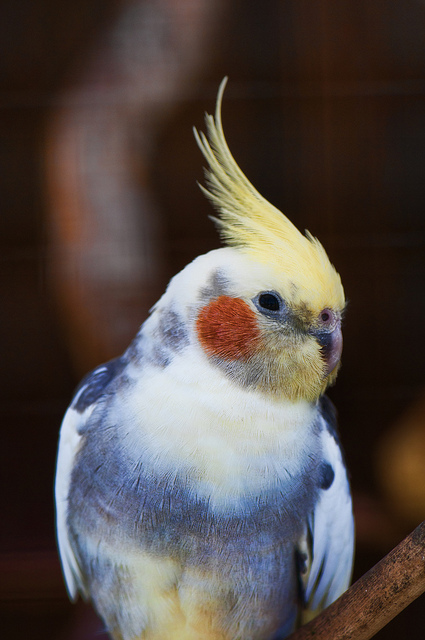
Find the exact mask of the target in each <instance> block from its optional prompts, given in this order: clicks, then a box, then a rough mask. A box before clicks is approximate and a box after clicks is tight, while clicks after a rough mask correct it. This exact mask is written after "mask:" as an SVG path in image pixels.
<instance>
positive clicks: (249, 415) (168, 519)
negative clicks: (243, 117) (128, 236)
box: [56, 115, 353, 640]
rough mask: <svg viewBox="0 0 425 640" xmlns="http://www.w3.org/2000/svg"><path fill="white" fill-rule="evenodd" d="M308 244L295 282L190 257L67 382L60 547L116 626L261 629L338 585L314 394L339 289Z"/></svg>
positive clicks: (325, 441)
mask: <svg viewBox="0 0 425 640" xmlns="http://www.w3.org/2000/svg"><path fill="white" fill-rule="evenodd" d="M216 119H217V115H216ZM216 122H217V120H216ZM200 143H201V145H202V144H205V139H204V143H203V142H202V141H200ZM208 148H209V147H208ZM204 153H206V156H207V155H208V152H207V151H205V147H204ZM209 162H210V159H209ZM233 162H234V161H233ZM221 164H223V161H222V159H221ZM210 165H211V162H210ZM213 171H214V169H213ZM212 191H214V189H212ZM213 197H217V195H215V196H213ZM269 206H270V207H271V205H269ZM280 215H282V214H280ZM282 217H283V216H282ZM285 220H286V219H285ZM288 222H289V221H288ZM289 224H291V223H289ZM295 231H296V230H295ZM296 233H298V232H297V231H296ZM299 235H300V234H299ZM300 237H301V238H302V239H303V241H304V240H305V241H306V242H307V243H314V242H317V241H314V240H312V239H308V238H304V237H303V236H301V235H300ZM296 241H298V242H300V240H299V238H298V237H297V236H296V237H295V240H294V242H295V243H296ZM248 244H249V242H248ZM317 245H318V243H317ZM302 246H304V245H302ZM318 246H319V247H320V245H318ZM308 248H309V247H308V246H307V249H308ZM307 249H306V251H307ZM278 250H279V251H280V248H279V249H278ZM302 251H304V249H301V252H302ZM317 251H318V257H317V256H315V255H314V256H313V263H312V264H313V270H314V269H317V268H318V267H317V264H319V263H320V264H319V266H320V265H322V263H323V268H322V267H320V268H322V271H320V269H319V271H320V273H319V275H318V276H317V275H316V276H314V273H313V275H312V276H311V279H310V280H309V276H308V274H307V275H305V274H303V275H302V277H301V280H300V278H297V269H299V265H298V267H297V265H294V268H293V270H292V271H291V268H290V267H288V268H287V269H286V270H282V267H281V266H279V265H277V266H276V265H271V264H269V263H268V261H267V260H266V259H264V257H263V258H262V257H261V256H260V255H258V256H257V255H254V254H250V253H249V251H247V252H246V251H244V250H242V251H241V250H240V248H238V247H237V246H230V247H227V248H223V249H218V250H216V251H212V252H210V253H208V254H206V255H204V256H200V257H199V258H197V259H196V260H194V261H193V262H192V263H191V264H190V265H188V266H187V267H186V268H185V269H184V270H183V271H182V272H181V273H180V274H178V275H177V276H175V278H173V280H172V281H171V282H170V285H169V286H168V288H167V291H166V292H165V294H164V296H163V297H162V298H161V299H160V300H159V302H158V303H157V304H156V305H155V307H154V309H153V311H152V313H151V315H150V317H149V318H148V320H147V321H146V322H145V323H144V325H142V327H141V330H140V332H139V334H138V335H137V336H136V338H135V340H134V341H133V343H132V344H131V345H130V347H129V349H128V350H127V351H126V353H125V354H124V355H123V356H122V357H121V358H118V359H116V360H113V361H111V362H109V363H107V364H106V365H103V366H101V367H99V368H98V369H96V370H95V371H94V372H93V373H92V374H90V375H89V376H88V377H87V378H86V379H85V380H83V382H82V383H81V385H80V387H79V389H78V390H77V393H76V396H75V398H74V400H73V403H72V404H71V406H70V408H69V410H68V412H67V414H66V416H65V419H64V423H63V427H62V432H61V441H60V446H59V454H58V472H57V480H56V501H57V520H58V540H59V548H60V553H61V558H62V564H63V568H64V573H65V578H66V581H67V586H68V590H69V592H70V594H71V596H72V597H75V596H76V594H77V591H80V592H81V593H82V594H83V595H84V596H86V597H89V598H91V600H92V601H93V603H94V605H95V607H96V609H97V611H98V612H99V614H100V615H101V616H102V618H103V619H104V621H105V623H106V625H107V627H108V629H109V631H110V633H111V635H112V637H113V638H114V639H115V640H118V639H120V640H121V639H122V640H136V639H137V640H139V639H140V640H142V639H143V640H242V639H243V640H277V639H278V638H283V637H285V636H286V635H288V634H289V633H290V632H291V631H292V630H293V629H294V628H295V626H297V625H298V624H299V623H300V621H301V619H302V618H303V612H306V611H309V610H310V611H312V612H315V611H317V610H320V609H321V608H322V607H323V606H325V605H327V604H329V603H330V602H331V601H332V600H334V599H335V598H336V597H337V596H338V595H339V593H341V592H342V591H343V590H344V589H345V588H346V587H347V586H348V582H349V579H350V574H351V562H352V547H353V523H352V512H351V500H350V493H349V487H348V482H347V476H346V471H345V467H344V463H343V459H342V455H341V450H340V446H339V442H338V437H337V435H336V425H335V418H334V414H333V411H332V407H331V405H330V403H329V401H328V400H327V399H326V397H325V396H323V392H324V390H325V388H326V386H327V385H328V383H329V382H330V381H332V380H333V378H334V376H335V375H336V369H337V365H338V363H339V356H340V353H341V344H340V314H341V311H342V306H343V294H342V293H341V292H342V288H341V287H340V283H339V278H338V277H337V275H336V272H334V271H332V270H333V267H331V265H330V263H329V265H328V263H327V262H326V260H327V257H326V254H324V252H323V254H322V253H321V251H323V250H321V251H320V250H319V249H318V250H317ZM323 256H324V257H323ZM308 259H309V254H308V252H307V253H306V257H303V258H302V261H301V266H302V267H303V266H304V263H303V261H304V262H306V261H307V262H308ZM325 259H326V260H325ZM314 261H316V262H314ZM272 262H273V258H272ZM301 270H303V269H301ZM329 274H330V275H329ZM326 278H330V281H329V282H327V280H326ZM322 280H323V286H322V289H321V290H319V289H320V287H319V286H318V285H317V284H316V282H319V281H320V282H321V281H322ZM305 282H307V283H309V282H311V283H312V284H311V286H310V293H311V295H310V298H309V296H308V295H307V294H306V292H305Z"/></svg>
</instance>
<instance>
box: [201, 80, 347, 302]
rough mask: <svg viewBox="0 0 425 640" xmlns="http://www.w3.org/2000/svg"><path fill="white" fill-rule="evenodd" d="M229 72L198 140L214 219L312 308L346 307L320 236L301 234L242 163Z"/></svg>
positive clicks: (228, 236)
mask: <svg viewBox="0 0 425 640" xmlns="http://www.w3.org/2000/svg"><path fill="white" fill-rule="evenodd" d="M226 83H227V78H224V80H223V81H222V83H221V85H220V89H219V92H218V97H217V106H216V111H215V116H212V115H208V114H207V115H206V119H205V121H206V126H207V136H206V135H205V134H203V133H201V134H199V133H198V132H197V131H196V130H195V137H196V140H197V143H198V145H199V147H200V149H201V151H202V153H203V155H204V157H205V159H206V160H207V162H208V164H209V170H208V171H207V172H206V176H207V185H208V188H205V187H202V186H201V189H202V190H203V191H204V193H205V194H206V195H207V197H208V198H209V199H210V200H211V201H212V203H213V205H214V207H215V208H216V210H217V211H218V213H219V216H220V217H219V219H215V221H216V223H217V225H218V227H219V230H220V234H221V236H222V239H223V241H224V242H225V243H226V244H227V245H230V246H234V247H237V248H239V249H241V250H243V251H245V252H247V253H249V255H250V256H251V257H252V258H253V259H254V260H257V261H259V262H262V263H266V264H268V265H270V267H271V268H272V269H274V270H275V271H277V272H278V275H279V276H281V275H282V276H284V278H285V280H287V282H288V284H291V285H292V289H297V288H300V289H301V291H300V293H299V299H298V302H300V301H304V302H305V303H307V304H309V306H310V307H311V308H312V309H317V310H320V308H322V306H323V305H328V306H331V307H332V308H334V309H340V310H341V309H342V308H343V307H344V291H343V288H342V285H341V280H340V277H339V275H338V273H337V272H336V270H335V268H334V267H333V265H332V264H331V262H330V261H329V258H328V256H327V255H326V252H325V250H324V248H323V247H322V245H321V244H320V242H319V241H318V240H317V239H316V238H314V237H313V236H312V235H311V234H310V233H309V232H306V235H305V236H304V235H302V234H301V233H300V232H299V231H298V229H297V228H296V227H295V226H294V225H293V224H292V222H291V221H290V220H289V219H288V218H287V217H286V216H285V215H284V214H283V213H282V212H281V211H279V209H277V208H276V207H274V206H273V205H272V204H270V202H268V201H267V200H266V199H265V198H264V197H263V196H262V195H261V194H260V193H259V192H258V191H257V190H256V189H255V187H254V186H253V185H252V184H251V182H250V181H249V180H248V178H247V177H246V176H245V175H244V173H243V172H242V170H241V169H240V168H239V166H238V165H237V163H236V161H235V159H234V158H233V156H232V154H231V152H230V149H229V147H228V145H227V142H226V139H225V136H224V132H223V126H222V121H221V103H222V99H223V92H224V88H225V86H226Z"/></svg>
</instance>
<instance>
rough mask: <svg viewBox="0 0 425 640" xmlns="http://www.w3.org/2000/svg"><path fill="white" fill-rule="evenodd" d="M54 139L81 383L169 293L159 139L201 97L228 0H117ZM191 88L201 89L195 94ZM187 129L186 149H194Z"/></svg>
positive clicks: (63, 288)
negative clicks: (176, 112)
mask: <svg viewBox="0 0 425 640" xmlns="http://www.w3.org/2000/svg"><path fill="white" fill-rule="evenodd" d="M116 5H117V6H116V17H115V20H114V21H111V24H110V25H109V26H108V28H106V29H104V31H102V33H99V34H98V36H97V38H96V41H95V42H93V44H92V47H91V48H90V51H89V52H87V51H86V50H84V52H82V55H84V59H82V60H77V61H76V63H75V70H74V72H73V74H72V77H70V78H69V86H68V88H66V89H64V90H63V92H62V95H61V97H60V100H59V104H58V108H57V110H56V111H54V112H53V113H52V116H51V118H50V120H49V123H48V126H47V136H46V138H47V139H46V175H47V198H48V212H49V216H48V220H47V236H48V252H49V277H50V279H51V282H52V284H53V288H54V290H55V294H56V299H57V301H58V309H59V312H60V314H61V318H62V324H63V327H64V328H65V331H66V335H67V340H68V343H69V345H70V354H71V357H72V359H73V361H74V366H75V369H76V373H77V376H81V375H83V374H84V373H86V371H87V370H89V369H91V368H93V367H94V366H95V365H97V364H99V362H104V361H105V360H108V359H110V358H112V357H115V356H116V355H118V354H119V353H120V352H121V351H122V350H123V349H124V348H126V347H127V346H128V343H129V342H130V340H131V339H132V338H133V336H134V334H135V333H136V331H137V329H138V327H139V325H140V324H141V322H142V321H143V320H144V319H145V317H146V314H147V312H148V310H149V307H150V306H151V305H152V304H153V303H154V302H155V300H156V299H157V297H158V294H160V293H162V287H161V288H158V278H159V277H160V274H161V267H162V262H163V254H162V249H163V243H162V242H161V216H160V212H159V211H157V208H156V199H155V193H153V190H152V186H151V182H150V175H149V167H150V161H151V156H152V153H153V149H154V148H155V135H156V133H157V131H158V129H159V128H160V126H161V123H163V121H164V120H165V119H166V117H167V115H168V113H169V112H170V111H171V110H172V109H173V108H174V107H175V105H176V104H177V103H178V102H179V101H181V100H184V99H187V98H188V97H189V96H191V95H192V96H193V83H194V81H195V79H196V77H197V75H198V74H199V73H200V70H201V69H202V68H203V66H204V64H205V62H206V61H207V60H208V57H209V54H210V51H211V46H209V45H208V43H209V42H211V43H213V42H214V34H215V29H216V25H217V24H218V21H219V17H220V15H221V13H220V12H221V10H222V8H223V7H224V4H223V2H222V0H214V1H213V2H211V1H209V0H198V1H197V2H192V1H191V0H181V2H178V3H177V2H174V1H173V0H152V1H151V2H146V1H145V0H123V1H121V2H118V1H117V0H116ZM191 92H192V93H191ZM191 136H192V133H191V130H190V128H189V127H188V132H187V140H188V144H194V143H192V137H191Z"/></svg>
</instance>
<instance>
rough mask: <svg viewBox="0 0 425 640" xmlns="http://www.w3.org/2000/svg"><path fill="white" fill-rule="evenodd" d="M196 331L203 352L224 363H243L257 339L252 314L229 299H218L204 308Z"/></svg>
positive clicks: (253, 314)
mask: <svg viewBox="0 0 425 640" xmlns="http://www.w3.org/2000/svg"><path fill="white" fill-rule="evenodd" d="M196 330H197V333H198V338H199V342H200V343H201V345H202V347H203V349H204V351H205V352H206V353H207V354H208V355H210V356H218V357H219V358H223V359H225V360H246V359H247V358H249V356H250V355H252V353H253V352H254V351H255V349H256V347H257V345H258V342H259V339H260V331H259V328H258V324H257V319H256V317H255V313H254V312H253V311H252V310H251V309H250V308H249V306H248V305H247V303H246V302H244V301H243V300H241V299H240V298H231V297H230V296H220V297H219V298H216V299H215V300H211V302H210V303H209V304H207V305H206V306H205V307H203V309H201V311H200V313H199V316H198V319H197V321H196Z"/></svg>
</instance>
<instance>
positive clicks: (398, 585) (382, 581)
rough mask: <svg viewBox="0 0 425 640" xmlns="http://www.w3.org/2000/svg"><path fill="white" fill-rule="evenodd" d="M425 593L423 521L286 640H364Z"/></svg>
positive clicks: (424, 529)
mask: <svg viewBox="0 0 425 640" xmlns="http://www.w3.org/2000/svg"><path fill="white" fill-rule="evenodd" d="M424 591H425V521H424V522H422V524H420V525H419V526H418V527H417V528H416V529H415V530H414V531H413V532H412V533H411V534H410V535H408V536H407V538H405V539H404V540H403V541H402V542H400V544H399V545H398V546H397V547H395V549H393V550H392V551H391V552H390V553H389V554H388V555H387V556H385V558H383V559H382V560H381V561H380V562H378V564H376V565H375V566H374V567H372V569H370V570H369V571H368V572H367V573H365V574H364V576H362V577H361V578H360V579H359V580H357V582H356V583H355V584H353V585H352V586H351V587H350V588H349V589H348V591H346V592H345V593H343V595H342V596H341V597H340V598H338V600H337V601H336V602H334V603H333V604H331V605H330V606H329V607H328V608H327V609H325V610H324V611H323V612H322V613H321V614H320V615H319V616H317V618H315V619H314V620H312V621H311V622H309V623H308V624H307V625H305V626H304V627H301V628H300V629H298V631H296V632H295V633H294V634H293V635H291V636H290V638H288V640H313V639H314V640H368V639H369V638H372V637H373V636H374V635H375V634H376V633H378V631H379V630H380V629H382V627H384V626H385V625H386V624H388V622H390V621H391V620H392V619H393V618H395V616H396V615H398V614H399V613H400V612H401V611H402V610H403V609H404V608H405V607H407V605H409V604H410V603H411V602H413V600H415V599H416V598H417V597H418V596H420V595H421V593H423V592H424Z"/></svg>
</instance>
